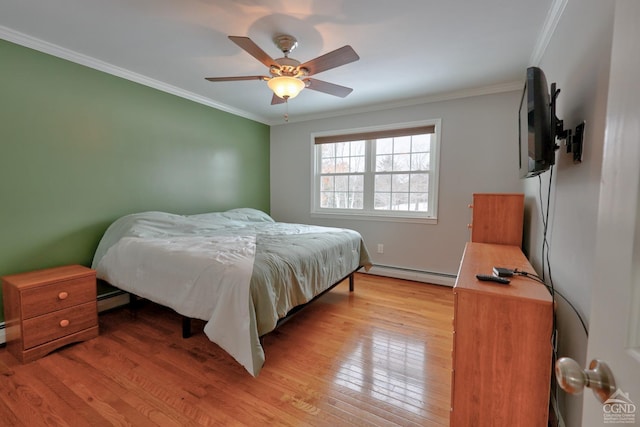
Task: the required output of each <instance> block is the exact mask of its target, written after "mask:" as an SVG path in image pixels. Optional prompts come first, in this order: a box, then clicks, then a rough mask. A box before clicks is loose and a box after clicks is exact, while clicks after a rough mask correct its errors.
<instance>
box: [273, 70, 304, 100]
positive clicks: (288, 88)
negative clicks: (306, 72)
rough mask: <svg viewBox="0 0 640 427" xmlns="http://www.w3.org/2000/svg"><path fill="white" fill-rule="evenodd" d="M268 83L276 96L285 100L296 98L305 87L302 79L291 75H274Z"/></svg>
mask: <svg viewBox="0 0 640 427" xmlns="http://www.w3.org/2000/svg"><path fill="white" fill-rule="evenodd" d="M267 85H268V86H269V89H271V90H272V91H273V93H275V94H276V96H278V97H280V98H282V99H285V100H289V99H293V98H295V97H296V96H298V94H299V93H300V91H302V89H304V87H305V83H304V82H303V81H302V80H300V79H297V78H295V77H289V76H278V77H272V78H271V79H269V81H268V82H267Z"/></svg>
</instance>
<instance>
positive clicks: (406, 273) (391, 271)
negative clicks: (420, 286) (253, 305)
mask: <svg viewBox="0 0 640 427" xmlns="http://www.w3.org/2000/svg"><path fill="white" fill-rule="evenodd" d="M362 272H363V273H365V274H372V275H374V276H385V277H393V278H396V279H404V280H413V281H415V282H423V283H431V284H434V285H443V286H450V287H453V285H454V284H455V282H456V276H455V275H452V274H445V273H435V272H432V271H422V270H412V269H409V268H402V267H392V266H388V265H374V266H373V267H371V268H370V269H369V271H368V272H365V271H364V270H362ZM128 303H129V294H128V293H125V292H122V293H116V294H114V295H109V296H108V297H106V298H104V297H103V298H99V299H98V313H100V312H103V311H107V310H111V309H113V308H116V307H121V306H123V305H127V304H128ZM5 343H6V334H5V324H4V322H0V344H5Z"/></svg>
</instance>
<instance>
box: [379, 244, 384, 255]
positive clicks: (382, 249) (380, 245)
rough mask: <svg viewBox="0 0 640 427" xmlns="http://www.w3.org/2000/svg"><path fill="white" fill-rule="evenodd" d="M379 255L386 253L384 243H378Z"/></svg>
mask: <svg viewBox="0 0 640 427" xmlns="http://www.w3.org/2000/svg"><path fill="white" fill-rule="evenodd" d="M378 253H379V254H383V253H384V245H383V244H382V243H378Z"/></svg>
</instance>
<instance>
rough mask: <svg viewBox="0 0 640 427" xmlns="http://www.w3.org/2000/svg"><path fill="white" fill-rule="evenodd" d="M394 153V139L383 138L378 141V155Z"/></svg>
mask: <svg viewBox="0 0 640 427" xmlns="http://www.w3.org/2000/svg"><path fill="white" fill-rule="evenodd" d="M391 153H393V138H382V139H377V140H376V154H391Z"/></svg>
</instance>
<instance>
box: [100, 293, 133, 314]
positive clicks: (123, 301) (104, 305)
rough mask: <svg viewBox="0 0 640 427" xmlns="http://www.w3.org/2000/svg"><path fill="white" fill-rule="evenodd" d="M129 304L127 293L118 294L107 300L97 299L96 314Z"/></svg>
mask: <svg viewBox="0 0 640 427" xmlns="http://www.w3.org/2000/svg"><path fill="white" fill-rule="evenodd" d="M127 304H129V294H128V293H125V292H123V293H118V294H116V295H113V296H109V297H107V298H98V313H101V312H103V311H107V310H111V309H112V308H116V307H121V306H123V305H127Z"/></svg>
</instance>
